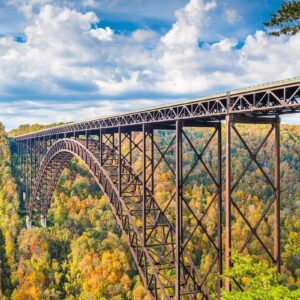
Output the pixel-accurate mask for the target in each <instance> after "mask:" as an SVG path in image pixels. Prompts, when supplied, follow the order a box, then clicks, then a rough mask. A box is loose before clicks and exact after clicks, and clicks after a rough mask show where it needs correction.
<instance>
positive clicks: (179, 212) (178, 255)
mask: <svg viewBox="0 0 300 300" xmlns="http://www.w3.org/2000/svg"><path fill="white" fill-rule="evenodd" d="M181 187H182V122H181V121H179V120H177V121H176V250H175V256H176V257H175V268H176V270H175V271H176V283H175V296H176V299H180V297H181V246H182V245H181V244H182V201H181Z"/></svg>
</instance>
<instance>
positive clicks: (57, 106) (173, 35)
mask: <svg viewBox="0 0 300 300" xmlns="http://www.w3.org/2000/svg"><path fill="white" fill-rule="evenodd" d="M280 4H281V1H278V0H272V1H271V0H264V1H262V0H253V1H244V0H227V1H221V0H207V1H206V0H187V1H184V0H173V1H159V0H152V1H149V0H127V1H125V0H100V1H96V0H80V1H79V0H78V1H68V0H60V1H58V0H0V102H1V111H0V120H1V122H3V123H4V124H5V125H6V127H7V128H8V129H10V128H14V127H16V126H18V125H19V124H24V123H35V122H38V123H50V122H59V121H77V120H82V119H87V118H94V117H97V116H103V115H107V114H113V113H119V112H123V111H130V110H136V109H141V108H144V107H148V106H151V105H157V104H161V103H163V102H168V101H174V100H180V99H184V98H190V97H191V98H194V97H197V96H201V95H205V94H209V93H214V92H218V91H224V90H229V89H233V88H237V87H241V86H249V85H254V84H259V83H263V82H269V81H274V80H278V79H285V78H289V77H295V76H299V75H300V74H299V73H300V72H299V70H300V68H299V67H300V60H299V58H300V54H299V53H300V51H299V50H300V37H299V36H295V37H292V38H289V37H282V38H274V37H270V36H269V35H268V34H267V32H266V29H265V28H264V26H263V25H262V24H263V22H264V21H266V20H268V18H269V15H270V14H271V13H272V12H275V11H276V10H277V9H278V7H279V6H280ZM291 120H292V119H291ZM292 121H293V122H296V121H297V119H296V118H294V119H293V120H292Z"/></svg>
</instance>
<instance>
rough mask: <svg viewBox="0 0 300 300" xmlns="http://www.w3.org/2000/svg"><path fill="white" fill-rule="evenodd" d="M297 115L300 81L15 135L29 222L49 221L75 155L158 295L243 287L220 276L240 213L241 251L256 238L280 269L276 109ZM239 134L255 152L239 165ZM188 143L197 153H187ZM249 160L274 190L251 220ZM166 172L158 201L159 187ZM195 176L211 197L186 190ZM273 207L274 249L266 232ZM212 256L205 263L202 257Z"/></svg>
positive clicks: (206, 295)
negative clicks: (259, 129)
mask: <svg viewBox="0 0 300 300" xmlns="http://www.w3.org/2000/svg"><path fill="white" fill-rule="evenodd" d="M297 112H300V78H294V79H290V80H285V81H280V82H275V83H271V84H265V85H260V86H255V87H250V88H246V89H241V90H234V91H231V92H227V93H220V94H216V95H212V96H209V97H203V98H199V99H194V100H190V101H186V102H181V103H175V104H171V105H166V106H161V107H154V108H150V109H146V110H143V111H137V112H132V113H127V114H122V115H116V116H110V117H105V118H99V119H94V120H89V121H84V122H79V123H71V124H66V125H63V126H59V127H55V128H50V129H46V130H42V131H37V132H33V133H30V134H26V135H22V136H18V137H16V138H15V142H16V144H17V148H18V158H19V159H18V164H19V168H20V172H21V175H22V186H21V189H22V191H23V193H22V194H23V200H24V202H25V206H26V209H27V224H28V226H31V222H35V223H37V221H38V220H41V223H42V225H43V226H45V225H46V217H47V212H48V209H49V207H50V205H51V199H52V194H53V191H54V189H55V187H56V184H57V182H58V179H59V177H60V175H61V173H62V171H63V169H64V168H65V167H66V165H67V163H68V162H69V161H70V160H71V159H72V158H73V157H78V158H79V159H81V160H82V161H83V162H84V163H85V164H86V166H87V167H88V169H89V171H90V173H91V175H92V176H93V177H94V178H95V180H96V182H97V183H98V184H99V186H100V188H101V190H102V192H103V193H104V194H105V196H106V198H107V201H108V203H109V205H110V207H111V209H112V211H113V213H114V215H115V217H116V220H117V222H118V224H119V226H120V228H121V229H122V232H123V234H124V236H125V237H126V238H127V243H128V246H129V248H130V251H131V253H132V256H133V258H134V261H135V263H136V266H137V269H138V271H139V274H140V276H141V278H142V280H143V283H144V285H145V287H146V288H147V290H148V293H149V296H150V297H151V298H152V299H171V298H176V299H211V297H212V295H215V294H217V295H218V296H219V297H220V289H221V287H222V286H225V288H226V289H227V290H230V289H231V288H233V287H238V288H241V289H242V287H241V286H240V284H239V282H237V281H236V280H235V279H229V278H226V279H225V280H224V282H223V279H222V277H220V276H219V275H222V274H223V269H225V270H230V268H231V267H232V262H231V254H232V250H233V249H234V248H235V247H236V244H233V243H232V231H233V229H232V222H233V221H234V217H233V216H234V214H237V215H238V216H239V218H241V219H242V220H243V222H244V224H245V226H246V227H247V229H248V236H247V238H246V239H245V240H244V241H243V242H242V244H240V245H239V247H238V248H236V249H235V250H236V251H238V252H240V253H242V252H244V251H245V250H246V249H247V247H249V244H250V241H251V240H255V241H256V242H257V243H258V245H260V247H261V249H262V251H263V252H264V254H265V255H266V256H267V257H268V259H269V261H270V262H271V263H272V264H274V265H275V266H276V268H277V271H278V272H280V265H281V262H280V115H283V114H290V113H297ZM224 120H225V122H224ZM223 123H225V125H223V127H225V134H222V124H223ZM239 124H255V125H257V126H259V125H261V124H264V125H265V128H266V131H265V134H264V137H263V139H262V140H260V141H257V142H255V143H254V145H252V144H249V142H248V141H247V140H246V139H245V138H244V137H243V135H242V133H241V131H240V129H239ZM203 128H204V129H203ZM201 129H202V131H203V132H204V133H205V134H199V135H197V138H195V137H193V135H191V134H190V133H191V132H193V131H194V132H195V131H197V130H201ZM223 129H224V128H223ZM233 135H234V136H235V138H236V139H238V141H239V143H240V144H241V145H242V146H243V147H244V151H245V153H247V155H248V158H249V159H248V161H247V163H246V164H244V165H243V167H242V168H241V169H238V170H236V169H237V168H235V163H234V162H235V160H236V159H239V154H237V153H235V152H234V147H235V146H234V143H233ZM224 137H225V138H224ZM223 140H224V142H223ZM266 143H271V144H272V151H273V157H271V158H270V161H268V165H267V166H265V165H263V164H262V163H261V162H260V160H259V155H260V153H261V152H262V149H263V147H265V145H266ZM188 150H189V151H190V152H189V153H192V155H191V157H186V153H187V151H188ZM208 151H210V154H209V155H207V152H208ZM223 152H224V153H223ZM223 157H225V160H224V162H223ZM253 165H254V166H255V167H256V168H257V169H258V170H259V171H260V174H261V177H262V180H264V182H265V184H266V185H267V186H268V189H269V190H270V197H269V198H268V199H261V201H262V205H263V209H262V211H261V216H260V218H259V220H257V221H256V222H255V223H254V224H253V223H252V222H250V221H249V219H248V217H247V214H246V213H245V211H242V210H241V209H240V207H239V205H238V203H237V200H236V195H235V193H236V189H237V187H238V185H239V184H240V183H241V182H242V181H243V180H244V177H245V174H247V172H248V173H249V172H250V173H251V172H254V169H253ZM223 169H224V170H223ZM267 169H268V170H267ZM195 170H197V172H198V173H199V174H200V175H199V176H198V177H197V176H196V177H195V176H193V172H194V171H195ZM223 171H224V172H223ZM163 173H165V176H164V180H165V191H164V196H163V197H162V198H163V200H161V199H160V198H161V197H159V196H158V193H157V185H158V184H161V182H159V180H160V179H159V178H161V175H162V174H163ZM158 174H159V175H158ZM166 174H169V175H166ZM159 176H160V177H159ZM197 178H198V179H197ZM197 180H202V181H201V184H202V187H203V189H204V190H206V192H207V193H209V195H210V196H209V197H208V198H207V199H208V201H207V203H205V204H203V203H200V199H199V200H198V202H199V203H197V202H196V204H197V205H198V206H197V205H196V206H193V207H192V205H191V201H192V200H191V199H190V197H189V196H188V195H187V194H186V187H187V186H188V185H189V186H195V185H197ZM259 184H260V183H259V182H257V185H259ZM195 207H196V208H197V207H199V209H195ZM270 213H271V214H272V215H273V219H274V230H273V231H274V234H273V241H272V247H271V248H270V245H267V244H266V242H265V240H264V238H263V237H262V236H261V232H260V226H261V224H262V223H263V220H264V218H265V217H266V216H267V215H268V214H270ZM200 233H201V236H202V240H199V234H200ZM272 248H273V249H272ZM207 253H209V261H204V260H203V257H202V255H204V254H207Z"/></svg>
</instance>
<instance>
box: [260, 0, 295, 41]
mask: <svg viewBox="0 0 300 300" xmlns="http://www.w3.org/2000/svg"><path fill="white" fill-rule="evenodd" d="M264 25H265V26H267V27H271V28H272V30H271V31H270V35H275V36H279V35H295V34H296V33H297V32H299V31H300V1H299V0H293V1H283V2H282V6H281V7H280V8H279V9H278V11H277V12H276V13H275V14H272V15H271V19H270V21H268V22H265V23H264Z"/></svg>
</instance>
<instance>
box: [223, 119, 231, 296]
mask: <svg viewBox="0 0 300 300" xmlns="http://www.w3.org/2000/svg"><path fill="white" fill-rule="evenodd" d="M231 122H232V120H231V116H230V115H228V116H226V168H225V169H226V170H225V193H226V194H225V270H226V272H229V270H230V267H231V125H232V124H231ZM225 289H226V290H227V291H230V290H231V283H230V280H229V277H228V276H227V277H226V278H225Z"/></svg>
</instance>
